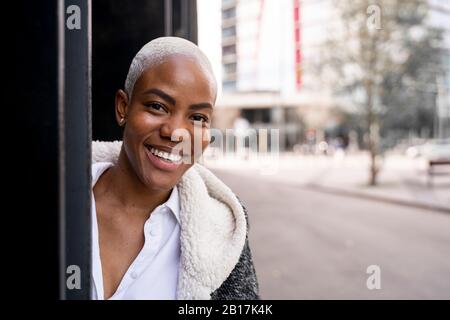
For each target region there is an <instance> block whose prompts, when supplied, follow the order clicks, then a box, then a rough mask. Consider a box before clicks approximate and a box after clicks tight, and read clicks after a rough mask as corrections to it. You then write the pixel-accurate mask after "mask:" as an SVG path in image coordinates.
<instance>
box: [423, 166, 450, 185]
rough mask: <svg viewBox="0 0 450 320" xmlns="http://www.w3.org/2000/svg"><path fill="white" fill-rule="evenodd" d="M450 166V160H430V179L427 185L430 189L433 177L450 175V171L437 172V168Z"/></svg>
mask: <svg viewBox="0 0 450 320" xmlns="http://www.w3.org/2000/svg"><path fill="white" fill-rule="evenodd" d="M442 166H450V159H442V160H429V161H428V179H427V185H428V186H429V187H430V186H432V184H433V176H438V175H450V170H448V171H436V167H442Z"/></svg>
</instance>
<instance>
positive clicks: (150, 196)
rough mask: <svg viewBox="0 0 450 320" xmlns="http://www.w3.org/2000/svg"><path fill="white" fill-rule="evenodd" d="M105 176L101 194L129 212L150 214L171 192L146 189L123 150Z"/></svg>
mask: <svg viewBox="0 0 450 320" xmlns="http://www.w3.org/2000/svg"><path fill="white" fill-rule="evenodd" d="M105 174H106V177H105V178H106V179H105V180H106V181H105V182H106V183H105V184H104V188H102V189H103V192H102V193H106V192H108V194H110V195H111V196H112V197H111V198H112V200H113V201H114V203H115V205H117V206H120V207H122V208H127V209H130V210H131V211H142V212H145V213H147V214H150V213H151V212H152V211H153V210H154V209H155V208H156V207H157V206H159V205H160V204H162V203H164V202H165V201H167V199H168V198H169V196H170V193H171V190H156V189H151V188H149V187H147V186H146V185H145V184H144V183H143V182H142V181H141V180H140V179H139V177H138V176H137V175H136V173H135V171H134V169H133V168H132V167H131V164H130V162H129V160H128V157H127V156H126V154H125V152H124V150H123V148H122V149H121V151H120V154H119V159H118V161H117V164H115V165H114V166H113V167H111V168H110V169H109V170H108V171H107V172H106V173H105ZM126 211H128V210H126ZM126 211H125V212H126Z"/></svg>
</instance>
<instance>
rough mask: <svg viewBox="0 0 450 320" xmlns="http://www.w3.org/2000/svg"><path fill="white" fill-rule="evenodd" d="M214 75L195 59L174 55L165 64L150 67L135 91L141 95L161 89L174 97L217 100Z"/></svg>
mask: <svg viewBox="0 0 450 320" xmlns="http://www.w3.org/2000/svg"><path fill="white" fill-rule="evenodd" d="M212 77H213V75H212V74H211V72H209V71H208V70H207V69H205V67H203V66H202V65H201V64H200V63H199V62H197V61H196V60H195V59H194V58H191V57H187V56H182V55H173V56H171V57H168V58H166V59H165V60H164V61H163V62H161V63H158V64H156V65H154V66H150V67H148V68H147V69H146V70H145V71H144V72H143V73H142V74H141V76H140V77H139V78H138V80H137V81H136V84H135V88H134V91H135V93H137V94H139V93H142V92H143V91H146V90H148V89H150V88H155V87H156V88H159V89H163V90H165V91H167V92H168V93H170V94H171V95H174V96H183V95H189V96H190V97H192V98H197V99H204V100H205V99H206V100H207V101H211V100H214V99H215V95H216V87H215V81H214V79H213V78H212Z"/></svg>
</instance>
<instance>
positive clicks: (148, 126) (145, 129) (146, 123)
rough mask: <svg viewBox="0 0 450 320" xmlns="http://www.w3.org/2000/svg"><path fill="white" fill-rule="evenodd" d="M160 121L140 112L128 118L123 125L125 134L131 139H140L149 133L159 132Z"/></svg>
mask: <svg viewBox="0 0 450 320" xmlns="http://www.w3.org/2000/svg"><path fill="white" fill-rule="evenodd" d="M160 126H161V119H159V118H158V117H155V116H152V115H151V114H149V113H147V112H141V113H139V114H134V115H131V116H130V117H129V119H128V120H127V124H126V125H125V134H126V135H127V136H128V137H129V138H132V139H142V138H144V137H146V136H148V135H149V134H150V133H151V132H153V131H155V130H159V128H160Z"/></svg>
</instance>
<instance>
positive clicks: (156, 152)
mask: <svg viewBox="0 0 450 320" xmlns="http://www.w3.org/2000/svg"><path fill="white" fill-rule="evenodd" d="M147 149H148V150H149V151H150V152H151V153H152V154H154V155H155V156H157V157H160V158H162V159H164V160H166V161H170V162H180V161H181V156H180V155H179V154H173V153H168V152H165V151H162V150H158V149H156V148H154V147H150V146H149V147H147Z"/></svg>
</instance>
